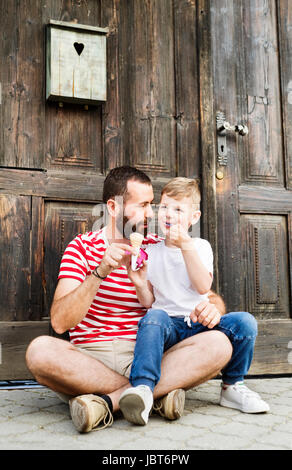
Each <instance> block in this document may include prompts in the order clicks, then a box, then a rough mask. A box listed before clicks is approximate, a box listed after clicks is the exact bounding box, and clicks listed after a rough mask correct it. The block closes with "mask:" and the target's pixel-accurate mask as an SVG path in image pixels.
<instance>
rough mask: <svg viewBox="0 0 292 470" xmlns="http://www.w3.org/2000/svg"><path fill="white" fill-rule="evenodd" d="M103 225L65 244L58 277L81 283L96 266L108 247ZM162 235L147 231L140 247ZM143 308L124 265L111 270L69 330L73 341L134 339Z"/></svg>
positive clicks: (156, 240)
mask: <svg viewBox="0 0 292 470" xmlns="http://www.w3.org/2000/svg"><path fill="white" fill-rule="evenodd" d="M105 229H106V227H104V228H103V229H101V230H100V231H98V232H87V233H85V234H82V235H78V236H77V237H76V238H74V240H72V241H71V242H70V243H69V245H68V246H67V248H66V250H65V252H64V255H63V257H62V260H61V265H60V271H59V276H58V280H59V279H62V278H70V279H77V280H78V281H80V282H83V281H84V280H85V279H86V277H87V276H90V274H91V273H92V271H93V270H94V269H95V268H96V266H98V265H99V264H100V262H101V260H102V258H103V255H104V252H105V250H106V248H107V247H108V241H107V238H106V233H105ZM159 241H161V238H160V237H158V236H157V235H154V234H150V235H148V236H147V237H146V238H145V239H144V241H143V245H142V246H143V247H147V245H149V244H154V243H158V242H159ZM145 313H146V309H145V308H144V307H142V305H141V304H140V303H139V301H138V299H137V295H136V289H135V286H134V284H133V283H132V282H131V281H130V279H129V278H128V274H127V269H126V267H125V266H121V267H120V268H118V269H115V270H113V271H112V272H111V273H110V274H109V275H108V276H107V278H106V279H105V280H104V281H102V282H101V284H100V286H99V288H98V291H97V293H96V295H95V297H94V299H93V302H92V304H91V306H90V308H89V310H88V312H87V314H86V315H85V317H84V318H83V320H82V321H81V322H80V323H78V325H76V326H75V327H74V328H71V329H70V330H69V334H70V341H71V343H73V344H82V343H90V342H96V341H112V340H114V339H126V340H132V341H135V340H136V335H137V329H138V321H139V320H140V319H141V318H142V317H143V316H144V315H145Z"/></svg>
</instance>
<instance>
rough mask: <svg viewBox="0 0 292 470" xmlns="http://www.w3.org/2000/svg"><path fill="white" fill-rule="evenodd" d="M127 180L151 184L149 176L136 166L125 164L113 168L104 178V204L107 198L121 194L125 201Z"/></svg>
mask: <svg viewBox="0 0 292 470" xmlns="http://www.w3.org/2000/svg"><path fill="white" fill-rule="evenodd" d="M128 181H138V182H139V183H144V184H150V185H151V184H152V183H151V180H150V178H149V176H147V175H146V173H144V172H143V171H141V170H138V169H137V168H134V167H132V166H127V165H124V166H119V167H116V168H113V169H112V170H111V171H110V172H109V174H108V175H107V177H106V178H105V180H104V185H103V202H104V203H105V204H106V203H107V201H108V200H109V199H111V198H114V197H115V196H123V198H124V202H125V201H126V200H127V185H128Z"/></svg>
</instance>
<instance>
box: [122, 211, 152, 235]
mask: <svg viewBox="0 0 292 470" xmlns="http://www.w3.org/2000/svg"><path fill="white" fill-rule="evenodd" d="M150 221H151V218H146V219H144V220H141V221H140V222H137V223H136V224H132V222H131V219H129V218H128V217H127V216H125V215H123V216H118V217H117V219H116V227H117V229H118V231H119V233H120V234H121V235H122V237H123V238H127V239H129V238H130V235H131V233H133V232H139V233H141V234H142V235H143V236H144V237H146V236H147V234H148V227H149V225H150Z"/></svg>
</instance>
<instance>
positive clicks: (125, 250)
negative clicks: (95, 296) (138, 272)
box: [98, 243, 135, 277]
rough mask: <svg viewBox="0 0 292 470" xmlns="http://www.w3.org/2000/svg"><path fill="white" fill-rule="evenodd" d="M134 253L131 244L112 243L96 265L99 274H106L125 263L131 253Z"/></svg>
mask: <svg viewBox="0 0 292 470" xmlns="http://www.w3.org/2000/svg"><path fill="white" fill-rule="evenodd" d="M132 254H133V255H135V250H134V248H133V247H132V246H131V245H126V244H125V243H112V244H111V245H110V246H109V247H108V248H107V249H106V251H105V253H104V255H103V258H102V260H101V262H100V265H99V266H98V272H99V274H100V275H101V276H102V277H104V276H108V275H109V274H110V273H111V271H113V270H114V269H117V268H120V267H121V266H122V264H127V261H128V259H129V258H130V256H131V255H132Z"/></svg>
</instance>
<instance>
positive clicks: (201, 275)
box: [181, 239, 213, 295]
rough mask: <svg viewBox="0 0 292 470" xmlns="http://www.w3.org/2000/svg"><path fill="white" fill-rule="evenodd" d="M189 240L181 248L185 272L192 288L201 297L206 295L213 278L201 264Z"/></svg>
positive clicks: (192, 243)
mask: <svg viewBox="0 0 292 470" xmlns="http://www.w3.org/2000/svg"><path fill="white" fill-rule="evenodd" d="M190 240H191V241H189V242H188V243H185V244H184V245H183V247H182V248H181V252H182V255H183V257H184V262H185V265H186V268H187V272H188V275H189V278H190V281H191V284H192V287H193V288H194V289H196V291H197V292H198V293H199V294H201V295H203V294H207V293H208V292H209V290H210V288H211V285H212V282H213V276H212V274H211V273H209V271H208V269H207V268H206V266H205V265H204V264H203V263H202V261H201V258H200V257H199V255H198V252H197V250H196V248H195V246H194V242H193V240H192V239H190Z"/></svg>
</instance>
